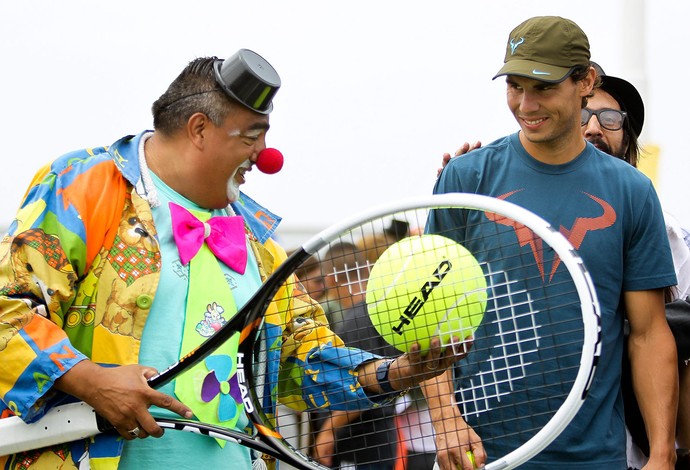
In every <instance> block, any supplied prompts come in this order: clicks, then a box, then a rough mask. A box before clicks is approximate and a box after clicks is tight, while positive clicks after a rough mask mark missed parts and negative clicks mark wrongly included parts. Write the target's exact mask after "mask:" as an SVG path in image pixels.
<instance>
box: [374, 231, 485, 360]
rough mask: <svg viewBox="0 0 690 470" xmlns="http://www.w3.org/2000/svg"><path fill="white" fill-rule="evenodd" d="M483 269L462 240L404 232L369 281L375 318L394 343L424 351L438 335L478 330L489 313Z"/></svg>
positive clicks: (445, 340) (445, 341) (444, 339)
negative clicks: (457, 241) (486, 310)
mask: <svg viewBox="0 0 690 470" xmlns="http://www.w3.org/2000/svg"><path fill="white" fill-rule="evenodd" d="M486 288H487V286H486V280H485V278H484V272H483V271H482V268H481V266H479V263H478V262H477V260H476V259H475V258H474V256H472V254H471V253H470V252H469V251H468V250H467V249H466V248H464V247H463V246H462V245H460V244H458V243H456V242H454V241H453V240H450V239H449V238H446V237H443V236H441V235H421V236H413V237H408V238H405V239H403V240H401V241H399V242H397V243H395V244H393V245H391V246H390V247H389V248H388V249H387V250H386V251H385V252H384V253H383V254H382V255H381V257H380V258H379V259H378V260H377V261H376V263H375V264H374V267H373V268H372V270H371V275H370V276H369V281H368V284H367V295H366V301H367V307H368V310H369V316H370V318H371V321H372V323H373V325H374V327H375V328H376V330H377V331H378V332H379V334H380V335H381V336H382V337H383V339H385V340H386V341H387V342H388V343H389V344H391V345H392V346H394V347H396V348H397V349H398V350H400V351H402V352H409V349H410V347H411V346H412V344H414V343H418V344H419V346H420V348H421V351H422V353H424V352H425V351H427V350H428V349H429V347H430V343H431V340H432V339H433V338H435V337H439V338H440V339H441V344H442V345H445V346H447V345H450V344H451V342H452V338H453V337H458V338H460V339H461V340H464V339H466V338H467V337H469V336H471V335H472V334H474V331H475V330H476V328H477V327H478V326H479V324H480V323H481V321H482V318H483V317H484V310H485V309H486V302H487V294H486Z"/></svg>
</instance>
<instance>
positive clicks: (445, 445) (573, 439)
mask: <svg viewBox="0 0 690 470" xmlns="http://www.w3.org/2000/svg"><path fill="white" fill-rule="evenodd" d="M499 76H506V83H507V103H508V107H509V109H510V110H511V112H512V113H513V115H514V116H515V119H516V120H517V122H518V124H519V126H520V131H519V132H517V133H515V134H513V135H510V136H507V137H504V138H502V139H499V140H497V141H495V142H493V143H492V144H490V145H488V146H486V147H482V148H476V147H478V145H477V144H475V145H472V146H470V145H466V146H465V147H468V149H469V148H470V147H474V148H475V149H474V150H472V152H470V153H469V154H467V155H465V156H464V157H463V158H455V159H452V160H451V161H450V162H449V163H448V164H447V165H446V167H445V168H444V169H443V171H442V172H441V175H440V177H439V179H438V180H437V182H436V186H435V188H434V192H435V193H447V192H476V193H480V194H485V195H489V196H494V197H499V198H501V199H505V200H508V201H510V202H513V203H516V204H518V205H521V206H523V207H526V208H527V209H529V210H531V211H533V212H535V213H536V214H537V215H540V216H541V217H543V218H545V219H546V220H547V221H548V222H549V223H550V224H551V225H552V226H554V227H564V228H566V229H568V228H572V227H573V226H574V224H575V223H576V221H578V220H579V221H584V220H588V221H589V222H590V224H589V225H588V226H587V227H586V228H587V230H586V232H585V234H584V237H583V239H582V240H572V242H573V243H574V245H575V248H576V249H578V253H579V254H580V256H581V257H582V258H583V260H584V262H585V265H586V266H587V268H588V270H589V271H590V273H591V275H592V279H593V281H594V283H595V286H596V288H597V295H598V297H599V303H600V306H601V316H602V319H601V321H602V338H601V354H602V355H601V360H600V361H599V365H598V368H597V371H596V374H595V378H594V381H593V384H592V388H591V389H590V392H589V394H588V397H587V400H586V401H585V403H584V405H583V407H582V408H581V409H580V411H579V412H578V413H577V415H576V416H575V418H574V420H573V422H572V423H571V424H570V425H569V426H568V427H567V428H566V429H565V430H564V432H563V433H562V434H561V435H560V436H559V437H558V438H556V440H555V441H554V443H552V444H551V445H550V446H549V447H548V448H547V449H546V450H544V451H543V452H542V453H540V454H539V455H537V456H535V457H534V458H533V459H532V460H530V461H529V462H528V463H527V464H525V465H524V466H523V468H530V469H547V468H559V467H560V468H567V469H569V470H574V469H583V470H584V469H591V468H606V469H621V470H622V469H626V468H627V462H626V455H625V423H624V420H623V402H622V399H621V390H620V388H621V385H620V384H621V363H622V354H623V341H624V340H623V318H624V315H627V318H628V319H629V322H630V341H629V343H628V345H629V349H630V359H631V364H632V373H633V382H634V385H635V393H636V396H637V398H638V401H639V403H640V409H641V411H642V415H643V417H644V421H645V425H646V428H647V430H648V433H649V436H650V443H651V454H650V455H651V458H650V460H649V463H648V465H647V467H645V468H649V469H651V468H663V469H672V468H673V467H674V463H675V459H676V454H675V446H674V430H675V425H676V409H677V401H678V375H677V371H676V367H675V364H676V350H675V347H674V346H673V336H672V334H671V332H670V330H669V327H668V324H667V323H666V320H665V316H664V296H663V289H664V288H666V287H669V286H673V285H675V284H676V276H675V273H674V269H673V261H672V258H671V252H670V249H669V243H668V238H667V236H666V231H665V228H664V219H663V214H662V211H661V208H660V204H659V201H658V198H657V196H656V193H655V191H654V188H653V186H652V183H651V181H649V179H648V178H646V177H645V176H644V175H642V174H641V173H640V172H638V171H637V170H635V169H634V168H633V167H632V166H630V165H628V164H626V163H625V162H623V161H622V160H619V159H614V158H610V157H608V156H607V157H606V158H603V156H604V155H605V154H604V153H603V152H601V151H600V150H598V149H597V148H596V147H595V146H593V145H591V144H589V143H587V142H585V141H584V139H583V138H582V129H581V117H582V108H584V107H585V106H586V104H587V100H588V98H589V97H591V96H592V92H593V91H594V90H595V88H596V86H597V85H598V81H599V79H598V77H597V74H596V71H595V69H594V67H592V66H591V62H590V52H589V41H588V39H587V36H586V35H585V33H584V32H583V31H582V30H581V29H580V28H579V27H578V26H577V25H576V24H575V23H573V22H572V21H570V20H566V19H564V18H560V17H535V18H531V19H529V20H527V21H525V22H523V23H521V24H520V25H519V26H517V27H516V28H515V29H514V30H513V31H512V32H511V34H510V36H509V38H508V44H507V47H506V56H505V63H504V66H503V67H502V68H501V70H500V71H499V72H498V73H497V74H496V76H495V77H494V78H496V77H499ZM452 216H453V214H451V213H449V211H443V212H441V211H439V212H435V213H433V214H432V215H431V217H430V220H429V224H428V227H427V229H428V231H430V232H432V233H433V232H434V231H435V230H436V229H437V228H439V229H440V228H443V226H444V224H445V222H446V220H447V219H446V218H448V217H452ZM468 230H471V228H468ZM469 238H470V239H471V238H472V236H470V237H469ZM524 250H525V252H524V253H523V255H524V256H530V255H531V254H530V247H529V246H525V247H524ZM506 268H507V267H506ZM495 269H498V270H503V268H502V267H500V266H498V267H497V266H493V265H492V270H495ZM559 269H563V268H562V267H560V268H559ZM506 270H507V269H506ZM557 273H558V271H557V272H556V274H557ZM545 282H548V280H547V281H545ZM563 313H564V315H566V314H567V312H566V311H564V312H563ZM571 313H572V314H573V315H578V316H579V312H574V311H573V312H571ZM544 326H546V325H544ZM480 342H481V338H475V343H476V344H480ZM650 371H654V372H653V374H652V373H650ZM456 379H457V381H458V387H457V388H454V387H453V383H452V374H450V373H446V374H444V375H443V376H441V377H440V378H437V379H432V380H430V381H428V382H426V383H424V384H423V390H424V392H425V395H426V397H427V400H428V401H429V408H430V409H431V411H432V418H433V422H434V426H435V429H436V432H437V438H436V443H437V448H438V456H437V459H438V463H439V465H440V467H441V468H442V469H444V470H450V469H453V468H455V466H456V465H460V464H462V466H463V467H462V468H465V469H470V468H472V467H471V464H470V463H469V461H468V459H467V457H466V456H465V451H467V450H471V451H473V452H474V454H475V459H476V460H477V461H478V462H477V463H478V464H480V465H481V464H482V463H485V462H487V456H488V459H489V460H488V461H490V459H491V457H492V455H493V456H494V457H497V456H500V455H502V454H504V453H505V452H506V451H508V450H510V449H512V448H514V446H511V445H510V443H509V442H507V441H506V439H507V438H504V439H502V440H493V441H491V442H486V443H484V444H482V443H481V442H480V441H479V439H481V436H477V434H476V433H475V432H474V430H473V429H472V428H471V424H472V421H471V419H470V418H471V417H463V416H461V415H460V410H459V407H458V406H457V405H454V404H453V403H455V400H453V392H452V391H453V390H454V389H459V388H463V387H465V386H466V384H464V383H463V381H464V380H471V379H472V377H471V376H464V375H463V376H462V377H456ZM459 398H460V397H458V399H459ZM465 418H467V422H466V421H465ZM468 423H469V424H468ZM503 446H505V447H503Z"/></svg>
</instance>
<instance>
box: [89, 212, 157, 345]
mask: <svg viewBox="0 0 690 470" xmlns="http://www.w3.org/2000/svg"><path fill="white" fill-rule="evenodd" d="M124 210H125V212H124V213H123V217H122V220H121V222H120V226H119V228H118V232H117V235H116V236H115V239H114V241H113V246H112V248H111V249H110V252H109V253H108V255H107V260H106V263H105V266H104V268H103V274H102V275H101V282H102V283H103V282H110V286H111V287H110V289H107V291H109V295H108V298H107V299H105V307H104V308H103V309H97V312H100V311H102V312H103V314H102V316H99V315H98V314H97V318H96V324H101V325H102V326H104V327H106V328H107V329H108V330H109V331H111V332H113V333H116V334H120V335H126V336H133V337H134V338H137V339H140V338H141V333H142V331H143V328H144V323H145V322H146V313H148V309H149V308H150V307H151V305H150V303H151V302H150V300H151V299H153V293H154V291H155V287H156V286H155V283H156V281H155V280H153V279H151V278H152V277H156V276H148V275H149V274H153V273H157V272H160V269H161V255H160V251H159V249H158V241H157V240H156V239H155V238H154V237H153V236H151V235H150V234H149V232H148V231H147V230H146V229H145V227H144V226H143V224H142V223H141V221H140V220H139V219H138V218H137V217H136V215H135V214H134V210H133V208H132V206H131V202H129V201H128V202H127V203H126V205H125V209H124ZM144 297H146V298H147V299H148V300H149V302H146V301H145V300H146V299H144ZM102 300H103V299H99V303H100V302H101V301H102ZM144 311H145V313H142V312H144Z"/></svg>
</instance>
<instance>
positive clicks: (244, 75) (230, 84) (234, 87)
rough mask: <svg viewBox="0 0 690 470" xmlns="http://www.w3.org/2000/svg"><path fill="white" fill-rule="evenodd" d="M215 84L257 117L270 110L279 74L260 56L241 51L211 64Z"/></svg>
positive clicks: (247, 50)
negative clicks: (213, 70)
mask: <svg viewBox="0 0 690 470" xmlns="http://www.w3.org/2000/svg"><path fill="white" fill-rule="evenodd" d="M214 69H215V73H216V82H218V84H219V85H220V86H221V87H222V88H223V90H225V92H226V93H227V94H228V95H230V97H232V98H234V99H235V100H237V101H239V102H240V103H242V104H243V105H245V106H246V107H248V108H249V109H251V110H253V111H256V112H257V113H260V114H268V113H270V112H271V111H272V110H273V103H271V100H272V99H273V96H275V94H276V93H277V92H278V88H280V77H279V76H278V72H276V71H275V69H274V68H273V67H272V66H271V64H269V63H268V62H267V61H266V60H265V59H264V58H263V57H261V56H260V55H259V54H257V53H256V52H253V51H250V50H249V49H240V50H239V51H237V52H236V53H235V54H233V55H232V56H231V57H228V58H227V59H225V60H218V61H216V63H215V64H214Z"/></svg>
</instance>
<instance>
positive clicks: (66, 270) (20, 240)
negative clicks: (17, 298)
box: [0, 228, 77, 312]
mask: <svg viewBox="0 0 690 470" xmlns="http://www.w3.org/2000/svg"><path fill="white" fill-rule="evenodd" d="M10 257H11V259H12V261H11V265H12V270H13V274H14V279H13V280H11V281H10V282H9V283H7V284H6V285H5V286H3V287H2V288H0V295H6V296H12V295H18V294H22V295H25V294H26V293H27V292H30V293H31V295H32V296H33V297H34V301H36V302H37V303H39V304H44V305H45V306H46V307H47V308H48V311H51V312H54V311H56V310H57V309H58V307H59V303H60V302H61V301H64V300H66V299H67V298H68V297H69V296H70V295H71V294H70V293H71V292H72V290H73V289H74V286H75V284H76V282H77V275H76V273H75V272H74V269H73V268H72V265H71V264H70V263H69V261H68V259H67V256H66V255H65V252H64V251H63V250H62V247H61V246H60V242H59V240H58V238H57V237H54V236H53V235H49V234H47V233H45V232H44V231H43V229H39V228H35V229H29V230H27V231H25V232H21V233H19V234H18V235H17V236H15V237H14V239H12V243H11V245H10ZM39 265H41V266H45V265H47V266H49V267H50V268H51V271H50V272H48V275H47V276H45V275H43V276H42V277H41V278H40V279H39V278H38V277H37V276H35V275H34V268H33V266H39Z"/></svg>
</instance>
